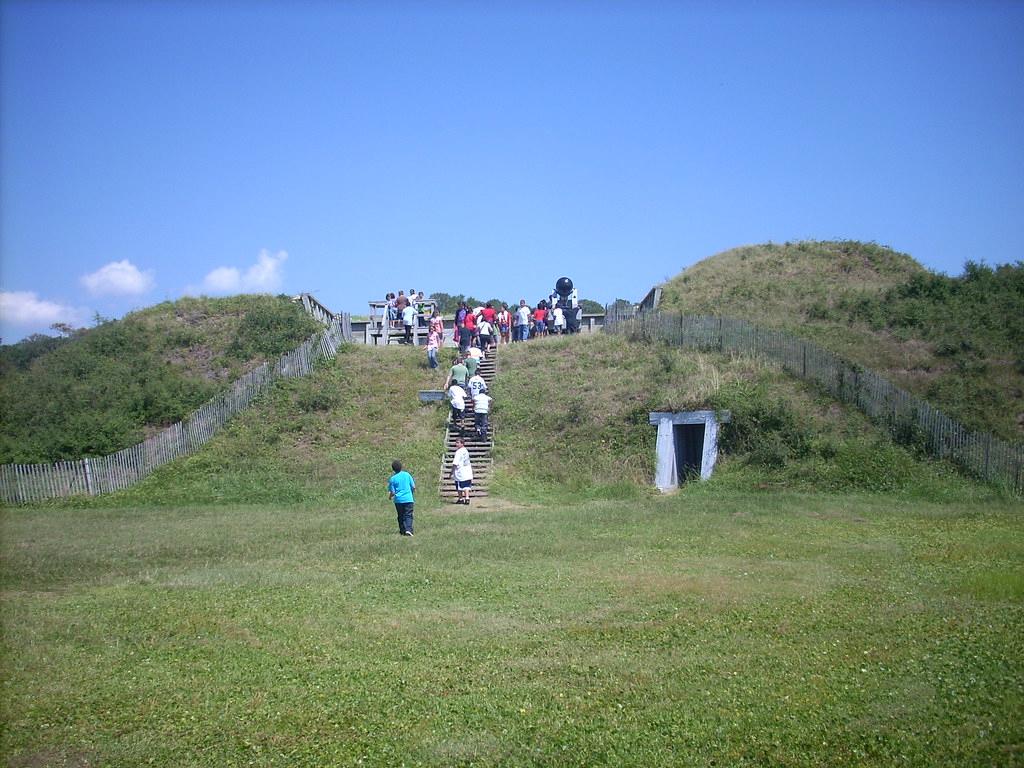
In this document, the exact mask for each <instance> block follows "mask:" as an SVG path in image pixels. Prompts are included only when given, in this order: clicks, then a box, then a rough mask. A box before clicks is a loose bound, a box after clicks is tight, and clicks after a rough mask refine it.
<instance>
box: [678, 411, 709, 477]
mask: <svg viewBox="0 0 1024 768" xmlns="http://www.w3.org/2000/svg"><path fill="white" fill-rule="evenodd" d="M704 428H705V425H704V424H703V423H701V424H674V425H673V429H672V431H673V432H674V434H673V437H674V438H675V439H674V440H673V442H674V443H675V448H676V473H677V477H678V480H679V482H680V483H685V482H686V481H687V480H692V479H694V478H699V477H700V472H701V466H702V465H703V462H704Z"/></svg>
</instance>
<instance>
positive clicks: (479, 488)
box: [440, 349, 498, 502]
mask: <svg viewBox="0 0 1024 768" xmlns="http://www.w3.org/2000/svg"><path fill="white" fill-rule="evenodd" d="M497 368H498V365H497V350H496V349H495V350H491V351H490V352H487V353H486V356H485V359H484V360H482V361H481V362H480V365H479V367H478V368H477V373H478V374H479V375H480V376H481V377H482V378H483V380H484V381H485V382H487V390H488V392H492V387H493V382H494V376H495V374H496V373H497ZM474 419H475V413H474V411H473V400H472V398H469V397H467V398H466V412H465V414H464V415H463V417H462V425H461V429H460V425H456V424H453V423H452V417H451V414H450V413H449V415H448V421H447V422H446V423H445V431H444V456H443V458H442V459H441V479H440V488H441V498H442V499H444V500H445V501H451V502H454V501H455V498H456V496H457V493H456V491H455V483H454V482H452V479H451V475H452V459H453V458H454V456H455V441H456V440H457V439H458V438H459V437H461V438H462V440H463V443H464V444H465V446H466V450H467V451H469V458H470V460H471V462H472V464H473V487H472V488H471V489H470V494H469V496H470V498H471V499H474V498H482V497H484V496H487V489H488V484H489V482H490V477H491V470H492V464H493V460H492V457H491V451H492V449H493V448H494V424H493V423H490V424H488V426H487V436H486V437H485V438H481V437H480V436H479V435H477V433H476V430H475V428H474V426H473V422H474Z"/></svg>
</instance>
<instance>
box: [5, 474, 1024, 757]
mask: <svg viewBox="0 0 1024 768" xmlns="http://www.w3.org/2000/svg"><path fill="white" fill-rule="evenodd" d="M419 507H420V508H419V509H418V510H417V516H416V525H417V530H416V536H415V538H413V539H403V538H400V537H399V536H398V535H397V526H396V523H395V521H394V510H393V507H392V506H391V505H390V504H388V503H387V501H386V499H385V498H384V494H383V493H381V494H380V496H379V498H376V499H367V500H365V501H360V502H354V501H347V502H343V503H339V504H337V505H331V506H324V505H319V504H317V505H285V506H282V505H251V506H182V507H142V508H131V507H129V508H123V509H102V508H96V509H46V510H37V509H7V510H3V511H2V512H0V521H2V527H0V533H2V537H0V579H2V581H0V586H2V590H3V593H2V594H3V611H2V616H3V636H2V648H0V652H2V653H0V669H2V695H0V702H2V703H0V706H2V722H3V728H2V731H0V754H2V755H3V759H4V760H5V761H6V764H7V765H9V766H43V765H45V766H85V765H89V766H100V765H107V766H139V765H157V766H175V767H176V768H179V767H181V766H232V765H237V766H244V765H256V766H271V765H275V766H327V765H380V766H397V765H467V766H468V765H477V766H488V765H507V766H527V765H558V766H562V765H579V766H594V765H616V766H618V765H645V766H654V765H701V766H704V765H722V766H732V765H791V766H797V765H840V766H846V765H848V766H890V765H920V766H936V765H938V766H942V765H948V766H963V765H1006V766H1009V765H1020V764H1021V763H1022V762H1024V718H1022V713H1024V518H1022V516H1021V512H1022V509H1021V505H1020V503H1019V502H1012V501H1004V502H1000V501H990V502H988V503H985V504H973V503H969V502H964V503H959V504H937V503H929V502H925V501H914V500H904V501H893V500H892V499H889V498H886V497H881V496H872V495H863V496H858V495H841V494H834V495H827V494H806V495H801V494H796V493H789V492H783V493H757V492H738V491H730V490H728V489H726V490H723V489H721V488H718V489H717V490H716V489H715V487H714V485H713V484H712V485H710V486H694V487H692V488H690V489H687V490H686V491H684V492H681V493H679V494H676V495H674V496H669V497H664V498H662V497H653V496H648V495H645V494H640V495H638V496H637V497H636V498H634V499H631V500H629V501H622V500H599V499H598V500H593V499H592V500H589V501H586V502H583V503H579V504H573V503H570V502H567V501H565V500H564V499H563V500H559V501H549V502H547V503H545V502H543V501H535V502H534V503H532V504H530V505H517V504H514V503H512V502H510V501H502V500H498V499H492V500H489V501H488V502H485V503H484V504H482V505H479V506H474V507H471V508H469V509H462V508H456V507H452V506H447V507H438V506H436V504H435V503H434V502H430V501H426V502H424V503H421V504H420V505H419Z"/></svg>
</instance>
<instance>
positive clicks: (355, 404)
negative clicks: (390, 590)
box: [76, 334, 988, 513]
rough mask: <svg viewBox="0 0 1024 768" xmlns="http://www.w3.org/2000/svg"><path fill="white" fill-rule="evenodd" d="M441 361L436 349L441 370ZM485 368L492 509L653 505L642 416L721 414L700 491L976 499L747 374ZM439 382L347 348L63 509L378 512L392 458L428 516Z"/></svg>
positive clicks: (651, 350) (552, 352) (648, 431)
mask: <svg viewBox="0 0 1024 768" xmlns="http://www.w3.org/2000/svg"><path fill="white" fill-rule="evenodd" d="M451 355H452V351H451V350H445V352H444V357H445V358H446V359H448V358H450V357H451ZM498 366H499V369H498V374H497V376H496V379H495V383H494V386H493V390H492V394H493V395H494V398H495V406H494V415H493V422H494V423H495V427H496V437H495V475H494V481H493V483H492V486H491V494H492V496H496V497H498V498H506V499H511V500H514V501H528V500H530V499H550V498H556V499H558V498H578V497H581V496H582V497H595V496H596V497H610V498H620V499H621V498H633V497H636V496H637V495H639V494H645V493H653V492H654V491H653V489H652V482H653V474H654V441H655V436H656V435H655V429H654V427H652V426H651V425H650V424H649V423H648V413H649V412H650V411H652V410H665V409H676V408H687V407H712V408H718V409H727V410H731V411H732V412H733V415H734V418H733V425H732V426H731V427H730V428H729V429H727V430H726V431H725V432H724V434H723V443H724V448H725V449H726V451H727V455H726V456H725V458H724V459H723V460H722V462H721V463H720V465H719V469H718V471H717V472H716V475H715V478H714V479H713V481H712V483H711V484H710V485H709V486H708V487H709V488H711V489H713V488H715V487H730V486H735V487H742V488H751V487H790V488H797V489H802V490H808V491H815V490H824V491H828V490H836V489H844V490H849V489H855V490H863V491H884V492H893V493H911V494H918V493H924V494H927V495H932V496H934V495H939V496H944V495H948V494H962V493H969V494H972V495H973V494H976V493H987V492H988V491H984V490H980V489H978V488H977V487H976V486H973V485H971V484H970V483H968V482H967V481H965V480H962V479H960V478H957V477H955V476H954V475H953V473H952V471H951V470H950V469H949V468H948V467H946V466H945V465H941V464H936V463H932V462H928V461H922V460H919V459H918V458H915V457H914V456H913V455H912V454H911V453H910V452H908V451H907V450H905V449H903V448H901V447H899V446H896V445H893V444H892V443H891V442H890V441H889V440H888V439H887V438H886V437H885V436H884V435H882V434H881V433H879V432H878V431H877V430H876V429H875V428H874V427H873V426H872V425H870V424H869V423H868V422H867V421H866V420H865V419H864V418H863V417H862V416H860V415H859V414H858V413H856V412H851V411H848V410H846V409H844V408H842V407H840V406H838V405H836V404H835V403H834V402H832V401H830V400H827V399H823V398H821V397H819V396H817V395H816V394H815V393H813V392H812V391H810V390H808V389H807V388H805V387H804V386H803V385H801V384H799V383H798V382H796V381H794V380H793V379H791V378H789V377H788V376H784V375H781V374H779V372H778V371H777V370H776V369H772V368H765V367H762V366H760V365H759V364H757V363H755V362H753V361H750V360H742V359H730V358H726V357H722V356H719V355H707V354H698V353H693V352H685V351H681V350H670V349H666V348H664V347H660V346H656V345H647V344H634V343H631V342H628V341H627V340H625V339H623V338H621V337H615V336H605V335H603V334H597V335H594V336H590V337H582V336H578V337H572V338H562V339H554V338H552V339H548V340H542V341H536V342H529V343H527V344H519V345H514V346H512V347H511V348H509V347H505V348H502V350H501V353H500V358H499V363H498ZM442 381H443V373H442V372H441V371H440V370H439V371H430V370H429V369H428V368H427V367H426V361H425V355H424V354H423V351H422V349H413V348H406V347H400V346H397V345H395V346H390V347H383V348H382V347H366V346H362V345H346V346H344V347H343V348H342V350H341V351H340V352H339V355H338V357H337V359H336V360H335V361H334V362H333V363H330V364H325V365H323V366H322V367H321V368H320V369H319V370H317V371H315V372H314V374H313V375H311V376H309V377H307V378H304V379H288V380H285V381H281V382H278V383H277V384H275V386H274V388H273V390H272V391H271V392H270V393H269V394H268V395H266V396H264V397H262V398H261V399H260V400H259V401H257V403H256V404H255V405H254V406H253V407H252V408H250V409H249V410H248V411H246V412H245V413H243V414H241V415H240V416H238V417H236V418H235V419H234V420H233V421H232V423H231V424H230V425H229V426H228V427H227V428H226V429H225V430H224V431H222V432H221V433H220V434H219V435H217V436H216V437H214V439H213V440H211V441H210V442H209V443H208V444H207V445H206V446H205V447H204V448H203V449H202V450H201V451H199V452H198V453H197V454H195V455H193V456H191V457H188V458H186V459H182V460H179V461H176V462H173V463H172V464H170V465H167V466H165V467H162V468H160V469H158V470H157V471H156V472H154V474H153V475H152V476H151V477H150V478H149V479H147V480H146V481H145V482H143V483H141V484H140V485H138V486H136V487H135V488H133V489H130V490H128V491H126V492H123V493H121V494H117V495H116V496H113V497H105V498H98V499H91V500H81V499H80V500H78V501H77V502H76V503H81V504H92V505H110V504H162V505H189V504H192V503H196V504H199V503H218V502H231V503H250V502H281V503H299V502H308V503H321V504H323V503H326V504H331V503H341V502H346V503H347V502H350V501H358V502H366V503H368V504H372V505H375V506H380V507H381V509H382V513H383V511H385V510H386V509H387V505H386V497H385V495H384V485H385V483H386V480H387V477H388V476H389V474H390V464H391V461H392V460H393V459H396V458H397V459H400V460H401V461H402V462H403V463H404V464H405V466H406V468H407V469H409V471H410V472H412V474H413V475H414V477H415V478H416V480H417V484H418V486H419V487H418V490H417V504H418V505H419V506H418V508H420V507H425V508H430V507H431V506H434V505H437V504H439V503H440V500H439V497H438V494H437V480H438V475H439V471H440V464H441V454H442V437H443V434H444V422H445V417H446V414H447V409H446V408H445V407H444V406H443V405H438V404H432V405H422V404H420V402H419V400H418V397H417V392H418V390H420V389H429V388H435V387H437V386H440V384H441V382H442ZM965 489H969V490H965ZM695 490H696V489H695ZM495 503H497V502H495Z"/></svg>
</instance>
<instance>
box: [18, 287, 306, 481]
mask: <svg viewBox="0 0 1024 768" xmlns="http://www.w3.org/2000/svg"><path fill="white" fill-rule="evenodd" d="M318 328H319V325H318V324H317V323H316V322H315V321H313V320H312V319H311V318H310V317H309V316H308V315H306V314H305V313H304V312H303V310H302V308H301V307H299V306H298V305H296V304H294V303H292V302H291V301H290V300H288V299H287V297H283V296H277V297H273V296H235V297H231V298H224V299H207V298H201V299H196V298H187V299H181V300H179V301H176V302H164V303H163V304H158V305H156V306H154V307H150V308H148V309H144V310H140V311H138V312H133V313H131V314H129V315H126V316H125V317H124V318H123V319H121V320H117V321H110V322H105V323H102V324H101V325H99V326H97V327H95V328H91V329H87V330H81V331H77V332H75V333H74V334H73V335H72V336H71V337H70V338H66V339H46V338H41V339H40V338H34V339H29V340H27V341H25V342H22V343H20V344H14V345H10V346H4V347H0V424H2V426H0V463H11V462H18V463H33V462H46V461H56V460H60V459H78V458H81V457H83V456H88V455H102V454H107V453H112V452H114V451H117V450H120V449H121V448H126V447H128V446H130V445H133V444H135V443H137V442H139V441H140V440H142V439H144V437H145V436H146V432H147V429H156V428H160V427H163V426H167V425H168V424H172V423H174V422H176V421H179V420H180V419H182V418H183V417H185V416H186V415H188V413H190V412H191V411H192V410H194V409H195V408H196V407H198V406H200V405H202V404H203V403H204V402H205V401H206V400H207V399H209V398H210V397H211V396H212V395H213V394H214V393H216V392H217V391H219V390H220V389H221V388H223V387H225V386H227V385H228V384H229V383H230V382H231V381H233V380H234V379H235V378H236V377H237V376H239V375H240V374H241V373H244V372H246V371H248V370H251V369H252V368H254V367H256V366H257V365H259V364H260V363H262V362H264V361H267V360H274V359H276V358H277V357H278V356H279V355H280V354H282V353H283V352H286V351H288V350H291V349H293V348H294V347H296V346H297V345H298V344H300V343H302V342H303V341H304V340H305V339H307V338H308V337H309V336H310V335H311V334H313V333H314V332H315V331H316V330H318Z"/></svg>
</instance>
